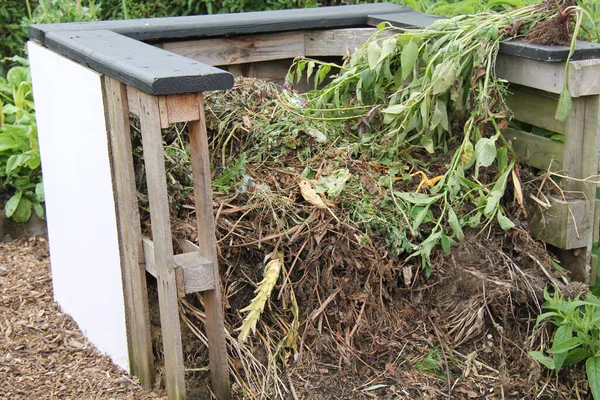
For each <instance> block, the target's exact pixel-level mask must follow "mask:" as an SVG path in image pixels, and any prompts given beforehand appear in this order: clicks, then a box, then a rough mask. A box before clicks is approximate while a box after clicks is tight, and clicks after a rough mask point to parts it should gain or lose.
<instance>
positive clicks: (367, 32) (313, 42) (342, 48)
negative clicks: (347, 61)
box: [304, 28, 377, 57]
mask: <svg viewBox="0 0 600 400" xmlns="http://www.w3.org/2000/svg"><path fill="white" fill-rule="evenodd" d="M375 32H377V29H376V28H352V29H328V30H322V31H307V32H305V34H304V54H305V55H306V56H307V57H323V56H345V55H346V54H347V52H350V53H353V52H354V50H355V49H356V48H357V47H359V46H361V45H362V44H364V43H365V42H366V41H367V40H368V39H369V38H370V37H371V36H372V35H373V34H374V33H375Z"/></svg>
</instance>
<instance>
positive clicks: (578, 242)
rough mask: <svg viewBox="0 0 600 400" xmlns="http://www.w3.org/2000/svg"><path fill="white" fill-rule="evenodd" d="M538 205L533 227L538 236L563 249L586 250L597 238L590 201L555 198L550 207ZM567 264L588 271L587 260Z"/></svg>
mask: <svg viewBox="0 0 600 400" xmlns="http://www.w3.org/2000/svg"><path fill="white" fill-rule="evenodd" d="M535 207H536V208H535V211H534V212H533V215H532V216H531V219H530V227H531V231H532V233H533V234H534V236H535V238H536V239H540V240H543V241H544V242H546V243H548V244H551V245H553V246H556V247H558V248H559V249H563V250H572V249H582V250H581V251H582V252H583V253H584V254H585V252H586V247H587V243H588V242H591V241H592V238H593V232H592V226H593V222H594V220H593V218H594V215H593V211H594V206H593V205H592V204H591V203H590V202H588V201H586V200H570V201H564V200H562V199H560V198H552V199H551V207H550V208H549V209H547V210H542V209H541V208H540V207H539V206H538V205H535ZM590 217H591V218H590ZM584 258H585V257H584ZM566 267H567V269H569V270H571V271H572V272H576V273H577V274H578V275H580V274H583V276H585V275H586V269H585V264H584V265H577V264H576V265H567V266H566ZM573 267H576V268H573Z"/></svg>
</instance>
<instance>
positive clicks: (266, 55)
mask: <svg viewBox="0 0 600 400" xmlns="http://www.w3.org/2000/svg"><path fill="white" fill-rule="evenodd" d="M163 48H164V49H165V50H167V51H170V52H173V53H176V54H179V55H182V56H184V57H188V58H191V59H194V60H196V61H200V62H202V63H204V64H208V65H231V64H242V63H249V62H257V61H266V60H279V59H285V58H294V57H299V56H301V55H304V34H303V33H302V32H286V33H272V34H262V35H252V36H238V37H231V38H219V39H204V40H191V41H185V42H167V43H164V44H163Z"/></svg>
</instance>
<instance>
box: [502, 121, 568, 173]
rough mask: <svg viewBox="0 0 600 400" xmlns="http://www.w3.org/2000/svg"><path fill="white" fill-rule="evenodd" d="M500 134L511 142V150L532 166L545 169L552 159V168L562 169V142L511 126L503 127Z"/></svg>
mask: <svg viewBox="0 0 600 400" xmlns="http://www.w3.org/2000/svg"><path fill="white" fill-rule="evenodd" d="M502 135H504V137H505V138H506V139H507V140H508V141H509V142H511V143H512V147H513V150H514V151H515V152H516V153H517V154H519V155H520V156H523V157H524V158H525V159H526V162H527V163H528V164H529V165H531V166H532V167H534V168H539V169H542V170H547V169H548V167H549V166H550V160H552V159H554V162H553V163H552V170H553V171H558V170H560V169H562V158H563V147H564V146H563V144H562V143H560V142H556V141H554V140H551V139H548V138H545V137H541V136H537V135H534V134H533V133H529V132H523V131H520V130H517V129H512V128H506V129H504V130H503V131H502Z"/></svg>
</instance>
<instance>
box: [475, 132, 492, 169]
mask: <svg viewBox="0 0 600 400" xmlns="http://www.w3.org/2000/svg"><path fill="white" fill-rule="evenodd" d="M475 158H476V160H475V162H476V167H475V168H479V167H489V166H490V165H492V163H493V162H494V160H495V159H496V139H495V138H481V139H479V140H478V141H477V143H476V144H475Z"/></svg>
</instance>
